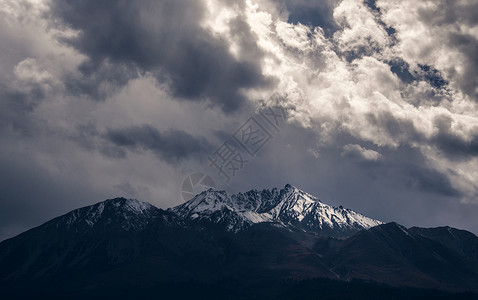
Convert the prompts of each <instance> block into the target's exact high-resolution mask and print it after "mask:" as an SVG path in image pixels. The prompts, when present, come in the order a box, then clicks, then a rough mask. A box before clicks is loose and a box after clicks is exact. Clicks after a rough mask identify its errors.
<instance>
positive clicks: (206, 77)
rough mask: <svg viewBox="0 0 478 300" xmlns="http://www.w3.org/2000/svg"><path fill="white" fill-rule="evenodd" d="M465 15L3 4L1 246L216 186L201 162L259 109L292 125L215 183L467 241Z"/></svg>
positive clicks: (438, 5) (474, 136)
mask: <svg viewBox="0 0 478 300" xmlns="http://www.w3.org/2000/svg"><path fill="white" fill-rule="evenodd" d="M476 8H477V4H476V3H475V1H438V2H437V1H394V0H384V1H381V0H376V1H368V0H367V1H355V0H342V1H340V0H330V1H329V0H328V1H302V0H295V1H294V0H277V1H274V0H256V1H254V0H247V1H246V0H244V1H234V2H228V1H215V0H201V1H187V0H184V1H169V0H166V1H155V0H148V1H135V2H128V1H115V0H108V1H90V0H87V1H69V0H66V1H57V0H45V1H41V0H21V1H12V0H5V1H2V3H1V4H0V15H1V18H0V28H1V29H0V66H1V68H0V97H1V98H0V101H1V102H0V142H1V145H2V147H1V148H0V153H1V157H2V159H1V160H0V161H1V168H0V182H2V183H1V184H0V187H1V190H2V191H4V192H2V193H1V194H0V208H1V209H0V211H1V213H0V214H1V215H0V216H3V215H4V216H5V217H1V218H0V220H2V221H1V223H0V227H1V232H0V238H2V237H7V236H11V235H12V234H14V233H16V232H18V231H20V230H22V229H25V228H28V227H30V226H33V225H36V224H38V223H39V222H41V221H44V220H46V219H47V218H48V217H53V216H55V215H57V214H59V213H61V212H64V211H65V210H67V209H72V208H76V207H78V206H81V205H86V204H90V203H92V202H96V201H100V200H103V199H104V198H109V197H114V196H121V195H124V196H127V197H136V198H140V199H141V200H146V201H150V202H152V203H155V204H156V205H158V206H162V207H167V206H171V205H174V204H177V203H178V201H180V199H179V198H178V197H177V196H178V193H177V187H178V186H180V183H181V180H182V179H183V178H184V177H185V176H186V175H187V174H188V173H189V172H196V171H201V172H209V173H211V174H212V175H217V174H216V173H215V170H214V169H213V168H211V167H210V166H209V163H208V159H207V156H208V155H210V154H211V153H212V152H213V151H214V150H215V149H216V148H217V147H219V146H220V145H221V144H222V143H223V142H224V141H225V140H227V139H228V138H230V137H231V135H232V134H233V133H234V132H235V131H236V130H237V128H239V127H240V126H241V125H242V124H243V123H244V122H245V121H246V120H247V119H248V118H249V117H250V116H252V115H254V113H255V110H256V109H259V108H261V107H264V106H280V107H283V108H284V109H285V111H286V112H287V125H286V126H285V128H284V129H283V130H281V132H280V133H277V134H275V135H274V137H273V139H272V140H271V142H270V144H269V145H266V146H265V147H264V148H263V149H261V151H260V152H258V153H257V155H256V156H255V157H253V158H250V159H249V160H248V163H247V164H246V166H245V168H244V170H243V171H242V172H240V173H239V174H238V175H237V176H235V177H234V178H233V179H232V180H231V182H230V183H229V184H228V185H226V184H221V183H220V182H221V178H218V176H216V180H217V182H218V183H219V184H220V185H222V187H224V188H226V189H228V190H231V191H237V190H244V189H249V188H252V187H254V188H262V187H270V186H280V185H283V184H285V183H287V182H289V183H292V184H295V185H297V186H300V187H304V189H305V190H307V191H309V192H312V193H316V194H317V195H318V196H322V195H324V196H325V197H327V198H328V199H325V200H330V201H337V204H339V203H344V204H348V205H352V206H353V208H355V209H356V210H359V211H363V212H364V213H367V212H369V213H370V214H373V215H372V217H375V218H379V219H385V220H386V221H388V220H396V221H399V222H403V223H405V225H415V224H417V222H422V223H420V224H422V225H427V226H433V225H443V224H449V225H456V226H458V227H462V228H467V229H471V230H474V231H475V232H476V231H478V223H476V220H475V219H476V218H474V217H473V213H476V212H478V208H477V207H476V205H478V200H477V199H478V198H477V197H478V184H477V182H478V181H477V178H478V173H477V170H478V165H477V163H478V160H477V154H478V110H477V105H478V88H477V86H478V82H477V81H478V74H477V71H476V70H478V51H477V50H476V49H477V48H478V47H477V46H478V23H477V20H478V16H477V13H476V11H477V9H476ZM344 186H345V188H344ZM78 191H81V192H78ZM33 212H35V213H33ZM12 215H15V216H17V217H16V218H11V217H10V216H12ZM7 216H8V217H7ZM417 219H419V220H420V221H417ZM473 220H475V221H473ZM420 224H417V225H420Z"/></svg>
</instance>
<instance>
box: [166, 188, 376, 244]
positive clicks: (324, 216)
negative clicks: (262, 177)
mask: <svg viewBox="0 0 478 300" xmlns="http://www.w3.org/2000/svg"><path fill="white" fill-rule="evenodd" d="M171 210H172V211H173V212H175V213H176V214H178V215H179V216H180V217H181V218H184V219H189V220H192V221H196V222H198V221H208V222H210V221H213V222H214V221H215V220H216V221H217V222H221V223H223V224H225V225H226V226H227V228H229V229H230V230H232V231H239V230H241V229H243V228H244V227H245V226H248V225H252V224H256V223H275V224H277V225H280V226H283V227H288V228H291V229H292V228H293V229H300V230H305V231H310V232H314V233H320V234H328V235H336V236H342V235H348V234H351V233H354V232H356V231H359V230H362V229H367V228H370V227H373V226H376V225H379V224H382V222H381V221H378V220H374V219H371V218H368V217H366V216H364V215H361V214H359V213H357V212H354V211H352V210H350V209H345V208H342V207H332V206H330V205H328V204H325V203H323V202H321V201H320V200H319V199H318V198H317V197H315V196H312V195H310V194H308V193H306V192H304V191H302V190H300V189H298V188H297V187H294V186H292V185H290V184H287V185H286V186H285V187H284V188H283V189H281V190H278V189H277V188H273V189H271V190H267V189H265V190H262V191H260V192H259V191H257V190H251V191H248V192H245V193H237V194H233V195H228V194H227V193H226V192H225V191H216V190H212V189H209V190H207V191H204V192H202V193H200V194H198V195H197V196H196V197H194V198H193V199H191V200H190V201H188V202H186V203H184V204H181V205H179V206H176V207H174V208H172V209H171ZM228 218H230V220H228Z"/></svg>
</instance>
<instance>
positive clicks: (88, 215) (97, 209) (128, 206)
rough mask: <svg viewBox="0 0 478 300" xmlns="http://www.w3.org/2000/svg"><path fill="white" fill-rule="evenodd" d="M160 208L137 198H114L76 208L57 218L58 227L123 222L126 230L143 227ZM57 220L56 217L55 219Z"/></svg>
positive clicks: (122, 225) (85, 226)
mask: <svg viewBox="0 0 478 300" xmlns="http://www.w3.org/2000/svg"><path fill="white" fill-rule="evenodd" d="M157 210H158V208H156V207H155V206H153V205H151V204H149V203H147V202H141V201H138V200H136V199H126V198H114V199H108V200H105V201H103V202H99V203H96V204H94V205H91V206H87V207H83V208H79V209H75V210H73V211H71V212H69V213H67V214H65V215H63V216H61V217H59V218H57V220H56V222H57V227H59V226H65V228H67V229H69V228H74V229H75V230H82V228H83V229H88V228H93V227H95V226H108V225H109V224H113V223H116V224H121V227H122V228H123V229H125V230H139V229H143V228H144V227H145V226H146V224H147V223H148V222H149V220H151V219H152V218H154V216H155V214H156V213H157ZM54 220H55V219H54Z"/></svg>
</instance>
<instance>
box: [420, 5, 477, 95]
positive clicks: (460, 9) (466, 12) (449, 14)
mask: <svg viewBox="0 0 478 300" xmlns="http://www.w3.org/2000/svg"><path fill="white" fill-rule="evenodd" d="M437 5H438V8H437V9H436V10H434V11H429V10H425V9H420V10H419V11H418V13H419V16H420V19H422V20H423V21H424V22H425V23H427V24H429V25H433V26H459V24H466V25H469V26H475V25H476V24H478V18H477V17H476V11H478V3H477V2H476V1H463V2H457V1H441V2H438V3H437ZM446 39H447V40H448V41H447V45H449V46H450V47H451V48H456V49H457V50H458V51H459V52H460V53H461V54H462V55H463V56H464V57H465V60H466V64H464V65H463V67H464V68H465V69H464V72H463V74H462V76H460V77H459V78H458V85H459V86H460V87H461V89H462V90H463V92H465V93H466V94H468V95H470V96H471V97H473V98H474V99H475V101H478V91H477V89H476V87H477V86H478V51H476V49H478V40H477V38H476V37H475V36H473V35H470V34H467V33H464V32H448V33H447V34H446ZM449 72H451V74H452V76H454V75H455V72H456V70H450V71H449Z"/></svg>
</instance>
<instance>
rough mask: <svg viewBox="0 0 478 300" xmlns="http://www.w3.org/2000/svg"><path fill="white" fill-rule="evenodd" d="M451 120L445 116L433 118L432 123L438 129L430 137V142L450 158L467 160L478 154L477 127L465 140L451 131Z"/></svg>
mask: <svg viewBox="0 0 478 300" xmlns="http://www.w3.org/2000/svg"><path fill="white" fill-rule="evenodd" d="M452 122H453V120H452V119H451V118H449V117H447V116H440V117H437V118H435V120H434V124H435V126H436V127H437V128H438V130H439V131H438V134H436V135H435V136H434V137H433V138H432V141H431V142H432V144H434V145H435V146H436V147H437V148H438V149H439V150H441V151H442V153H443V154H445V155H446V156H448V157H449V158H451V159H456V160H463V159H464V160H467V159H470V158H472V157H476V156H478V128H475V132H474V134H473V135H470V136H469V139H468V140H465V139H464V138H463V137H460V136H458V135H456V134H454V133H453V132H452V130H451V125H452Z"/></svg>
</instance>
